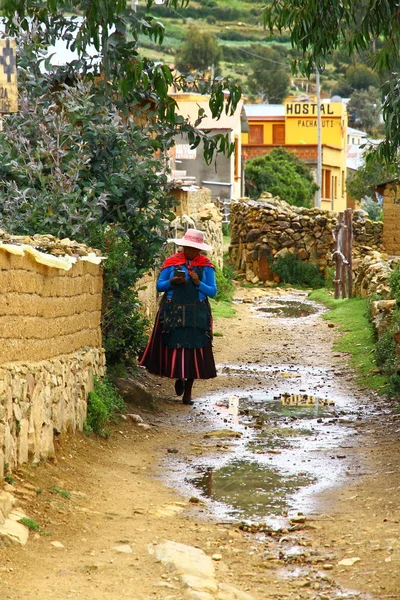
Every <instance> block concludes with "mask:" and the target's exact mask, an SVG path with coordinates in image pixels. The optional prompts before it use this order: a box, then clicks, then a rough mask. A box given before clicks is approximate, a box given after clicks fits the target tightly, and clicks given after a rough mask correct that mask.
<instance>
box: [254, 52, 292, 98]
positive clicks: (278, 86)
mask: <svg viewBox="0 0 400 600" xmlns="http://www.w3.org/2000/svg"><path fill="white" fill-rule="evenodd" d="M250 50H251V52H252V54H253V56H254V59H253V60H252V61H251V63H250V68H251V73H250V74H249V76H248V78H247V85H248V88H249V91H250V92H251V93H252V94H253V95H254V96H255V97H256V98H258V99H259V100H261V102H267V103H270V104H280V103H281V102H282V101H283V99H284V98H285V97H286V96H287V91H288V88H289V84H290V77H289V65H287V64H286V61H285V60H284V58H283V57H282V54H281V53H280V52H279V51H277V50H276V49H274V48H271V47H269V46H261V45H254V46H253V45H252V46H251V47H250Z"/></svg>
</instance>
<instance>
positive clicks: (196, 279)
mask: <svg viewBox="0 0 400 600" xmlns="http://www.w3.org/2000/svg"><path fill="white" fill-rule="evenodd" d="M190 277H191V278H192V281H193V283H194V285H200V279H199V276H198V275H197V273H196V272H195V271H192V272H191V273H190Z"/></svg>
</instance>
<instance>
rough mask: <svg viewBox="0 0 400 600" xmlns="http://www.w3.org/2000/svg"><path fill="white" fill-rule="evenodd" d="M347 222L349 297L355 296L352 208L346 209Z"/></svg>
mask: <svg viewBox="0 0 400 600" xmlns="http://www.w3.org/2000/svg"><path fill="white" fill-rule="evenodd" d="M345 222H346V226H347V236H348V240H347V255H346V260H347V263H348V265H347V288H348V291H349V298H352V297H353V211H352V209H351V208H346V210H345Z"/></svg>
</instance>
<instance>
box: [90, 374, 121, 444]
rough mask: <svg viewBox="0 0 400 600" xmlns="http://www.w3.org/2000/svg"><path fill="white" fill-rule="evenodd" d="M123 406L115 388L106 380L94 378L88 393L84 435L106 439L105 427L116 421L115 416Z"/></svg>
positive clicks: (105, 378)
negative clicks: (93, 434) (93, 435)
mask: <svg viewBox="0 0 400 600" xmlns="http://www.w3.org/2000/svg"><path fill="white" fill-rule="evenodd" d="M124 406H125V403H124V400H123V398H122V397H121V396H120V394H119V392H118V390H117V388H116V387H115V386H114V385H113V384H112V383H111V381H109V380H108V379H107V377H104V379H99V378H96V379H95V382H94V390H93V391H92V392H89V396H88V405H87V417H86V421H85V423H84V431H85V432H86V433H96V434H97V435H100V436H103V437H107V435H108V432H107V425H109V424H110V423H111V422H115V421H116V417H117V414H118V413H119V412H121V411H122V410H123V408H124Z"/></svg>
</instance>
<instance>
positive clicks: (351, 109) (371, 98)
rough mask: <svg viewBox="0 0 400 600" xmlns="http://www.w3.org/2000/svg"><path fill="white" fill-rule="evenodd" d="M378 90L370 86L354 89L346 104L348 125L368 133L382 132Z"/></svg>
mask: <svg viewBox="0 0 400 600" xmlns="http://www.w3.org/2000/svg"><path fill="white" fill-rule="evenodd" d="M379 96H380V94H379V90H377V89H376V88H373V87H370V88H369V89H368V90H360V91H355V92H354V93H353V94H352V95H351V97H350V102H349V103H348V105H347V113H348V117H349V125H350V126H351V127H355V128H358V129H362V130H363V131H366V132H367V133H368V134H370V135H374V136H378V135H381V134H382V129H383V128H382V123H381V107H382V103H381V100H380V97H379Z"/></svg>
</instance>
